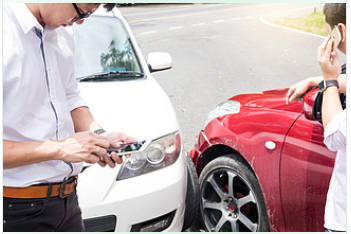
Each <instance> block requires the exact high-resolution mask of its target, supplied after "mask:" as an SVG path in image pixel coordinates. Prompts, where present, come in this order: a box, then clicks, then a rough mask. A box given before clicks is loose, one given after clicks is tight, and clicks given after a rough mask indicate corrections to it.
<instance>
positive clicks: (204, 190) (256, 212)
mask: <svg viewBox="0 0 351 234" xmlns="http://www.w3.org/2000/svg"><path fill="white" fill-rule="evenodd" d="M199 180H200V196H201V200H200V212H201V216H202V221H203V224H204V227H205V228H206V229H207V231H216V232H220V231H221V232H239V231H240V232H254V231H263V232H267V231H269V221H268V215H267V209H266V205H265V202H264V198H263V195H262V191H261V188H260V185H259V183H258V180H257V178H256V176H255V174H254V173H253V171H252V169H251V168H250V167H249V166H248V164H247V163H246V162H245V161H244V160H243V159H242V158H241V157H239V156H238V155H235V154H229V155H224V156H221V157H219V158H216V159H214V160H213V161H211V162H210V163H208V164H207V165H206V166H205V168H204V169H203V171H202V172H201V174H200V179H199ZM229 181H231V183H229ZM231 185H232V186H231Z"/></svg>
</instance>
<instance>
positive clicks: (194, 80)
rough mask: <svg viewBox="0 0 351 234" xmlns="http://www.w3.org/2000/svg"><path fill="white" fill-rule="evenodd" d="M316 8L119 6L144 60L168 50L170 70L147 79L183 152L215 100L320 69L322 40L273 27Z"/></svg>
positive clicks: (287, 83)
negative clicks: (170, 109)
mask: <svg viewBox="0 0 351 234" xmlns="http://www.w3.org/2000/svg"><path fill="white" fill-rule="evenodd" d="M315 7H317V9H321V7H323V5H315V4H293V3H281V4H252V3H251V4H158V5H147V4H146V5H142V6H132V7H120V10H121V11H122V13H123V14H124V15H125V17H126V18H127V20H128V21H129V23H130V25H131V27H132V30H133V32H134V34H135V36H136V37H137V39H138V41H139V44H140V46H141V49H142V51H143V53H144V56H145V57H147V54H148V53H150V52H168V53H170V54H171V56H172V58H173V68H172V69H171V70H169V71H164V72H159V73H155V74H154V77H155V78H156V79H157V81H158V82H159V84H160V85H161V86H162V87H163V89H164V90H165V91H166V93H167V94H168V95H169V97H170V100H171V102H172V104H173V106H174V108H175V111H176V114H177V116H178V119H179V122H180V125H181V129H182V133H183V141H184V143H185V148H186V150H188V151H190V150H191V149H192V148H193V146H194V143H196V139H197V135H198V133H199V131H200V129H201V127H202V126H203V123H204V120H205V119H206V116H207V114H208V112H209V110H210V109H211V108H213V107H215V106H216V105H217V104H219V103H220V102H222V101H225V100H226V99H228V98H230V97H232V96H234V95H236V94H239V93H247V92H255V91H261V90H265V89H273V88H281V87H288V86H290V85H292V84H294V83H295V82H297V81H300V80H301V79H303V78H306V77H308V76H316V75H320V74H321V73H320V70H319V66H318V62H317V47H318V46H319V45H320V44H321V43H322V41H323V40H324V39H323V37H321V36H316V35H312V34H306V33H301V32H296V31H293V30H286V29H284V28H281V27H277V26H276V25H274V22H276V20H277V19H280V18H285V17H290V16H298V15H306V14H309V13H311V12H313V10H314V8H315ZM342 59H343V60H345V57H344V56H343V57H342Z"/></svg>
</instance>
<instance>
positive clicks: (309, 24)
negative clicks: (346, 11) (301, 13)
mask: <svg viewBox="0 0 351 234" xmlns="http://www.w3.org/2000/svg"><path fill="white" fill-rule="evenodd" d="M276 23H277V24H279V25H282V26H285V27H289V28H294V29H298V30H302V31H306V32H309V33H314V34H319V35H322V36H327V35H328V33H327V31H326V30H325V27H324V14H323V12H321V11H317V12H313V13H311V14H310V15H308V16H306V17H300V18H286V19H283V20H279V21H277V22H276Z"/></svg>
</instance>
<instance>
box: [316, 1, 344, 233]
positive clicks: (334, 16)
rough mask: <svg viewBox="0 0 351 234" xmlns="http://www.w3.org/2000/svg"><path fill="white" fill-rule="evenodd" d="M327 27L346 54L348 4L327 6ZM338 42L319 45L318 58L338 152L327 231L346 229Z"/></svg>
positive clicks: (326, 118) (325, 113)
mask: <svg viewBox="0 0 351 234" xmlns="http://www.w3.org/2000/svg"><path fill="white" fill-rule="evenodd" d="M324 14H325V20H326V29H327V31H328V32H329V33H330V34H331V32H332V30H334V31H336V32H339V33H340V34H339V35H340V37H341V40H340V42H339V44H338V45H337V47H338V49H339V50H340V51H341V52H343V53H344V54H346V3H329V4H325V6H324ZM335 43H336V44H337V43H338V41H337V40H335V39H334V38H333V37H331V36H329V37H328V38H327V39H326V40H325V41H324V42H323V43H322V45H321V46H320V47H319V48H318V61H319V65H320V67H321V70H322V72H323V81H322V82H323V87H324V88H323V89H322V90H321V91H322V92H323V104H322V121H323V126H324V143H325V144H326V146H327V147H328V148H329V149H330V150H332V151H337V154H336V158H335V165H334V170H333V174H332V178H331V180H330V184H329V189H328V195H327V204H326V207H325V218H324V219H325V224H324V226H325V228H326V229H327V231H346V109H345V110H343V108H342V105H341V102H340V97H339V84H338V77H339V75H340V73H341V65H340V62H339V56H338V53H337V52H336V51H335V50H333V44H335Z"/></svg>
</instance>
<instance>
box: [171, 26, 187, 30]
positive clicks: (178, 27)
mask: <svg viewBox="0 0 351 234" xmlns="http://www.w3.org/2000/svg"><path fill="white" fill-rule="evenodd" d="M182 28H183V26H177V27H172V28H168V30H177V29H182Z"/></svg>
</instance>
